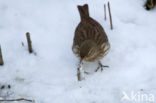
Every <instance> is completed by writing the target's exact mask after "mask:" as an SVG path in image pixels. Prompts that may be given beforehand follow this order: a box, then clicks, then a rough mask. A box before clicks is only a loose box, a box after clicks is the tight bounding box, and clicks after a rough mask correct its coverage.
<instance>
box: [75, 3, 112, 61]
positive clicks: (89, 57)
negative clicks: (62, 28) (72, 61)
mask: <svg viewBox="0 0 156 103" xmlns="http://www.w3.org/2000/svg"><path fill="white" fill-rule="evenodd" d="M78 10H79V13H80V17H81V21H80V23H79V24H78V26H77V28H76V30H75V36H74V41H73V47H72V50H73V52H74V54H76V55H77V56H78V57H79V58H80V60H81V61H89V62H93V61H99V60H100V59H102V58H103V57H104V56H105V55H106V54H107V53H108V51H109V48H110V44H109V41H108V38H107V35H106V33H105V31H104V29H103V28H102V26H101V25H100V24H99V23H98V22H97V21H95V20H94V19H92V18H91V17H90V16H89V11H88V5H87V4H85V5H83V6H78Z"/></svg>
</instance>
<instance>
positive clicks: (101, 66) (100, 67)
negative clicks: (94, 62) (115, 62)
mask: <svg viewBox="0 0 156 103" xmlns="http://www.w3.org/2000/svg"><path fill="white" fill-rule="evenodd" d="M98 64H99V66H98V68H97V69H96V70H95V72H97V71H98V70H99V69H101V72H102V71H103V68H105V67H106V68H109V66H107V65H103V64H102V63H101V62H100V61H99V62H98Z"/></svg>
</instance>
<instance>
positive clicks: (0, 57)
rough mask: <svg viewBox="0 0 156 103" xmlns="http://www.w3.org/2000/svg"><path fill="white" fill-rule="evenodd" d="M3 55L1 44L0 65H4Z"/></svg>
mask: <svg viewBox="0 0 156 103" xmlns="http://www.w3.org/2000/svg"><path fill="white" fill-rule="evenodd" d="M3 64H4V62H3V56H2V51H1V46H0V65H3Z"/></svg>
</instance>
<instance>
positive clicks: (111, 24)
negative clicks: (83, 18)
mask: <svg viewBox="0 0 156 103" xmlns="http://www.w3.org/2000/svg"><path fill="white" fill-rule="evenodd" d="M108 10H109V17H110V26H111V30H113V23H112V15H111V9H110V3H109V2H108Z"/></svg>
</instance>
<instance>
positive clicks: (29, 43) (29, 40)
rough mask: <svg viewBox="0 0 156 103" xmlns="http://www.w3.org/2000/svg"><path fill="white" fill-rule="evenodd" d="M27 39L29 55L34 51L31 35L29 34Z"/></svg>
mask: <svg viewBox="0 0 156 103" xmlns="http://www.w3.org/2000/svg"><path fill="white" fill-rule="evenodd" d="M26 37H27V42H28V49H29V53H32V52H33V49H32V45H31V39H30V33H29V32H27V33H26Z"/></svg>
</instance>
